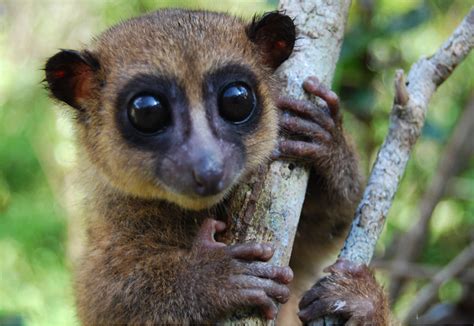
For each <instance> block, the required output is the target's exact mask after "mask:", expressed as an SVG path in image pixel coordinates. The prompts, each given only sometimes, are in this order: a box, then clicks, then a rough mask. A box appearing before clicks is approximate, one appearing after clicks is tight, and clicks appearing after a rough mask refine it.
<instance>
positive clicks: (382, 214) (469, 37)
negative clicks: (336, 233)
mask: <svg viewBox="0 0 474 326" xmlns="http://www.w3.org/2000/svg"><path fill="white" fill-rule="evenodd" d="M473 47H474V9H471V11H470V12H469V14H468V15H467V16H466V17H465V18H464V20H463V21H462V22H461V24H460V25H459V26H458V28H457V29H456V30H455V31H454V33H453V34H452V35H451V36H450V37H449V39H448V40H447V41H446V42H445V43H444V44H443V45H442V46H441V48H440V49H439V50H438V51H437V52H436V53H435V54H434V55H433V56H431V57H430V58H424V59H421V60H419V61H418V62H416V63H415V64H414V65H413V66H412V68H411V70H410V73H409V74H408V82H407V83H404V78H403V72H402V71H398V72H397V75H396V79H395V85H396V86H395V90H396V92H397V94H396V95H395V101H394V105H393V108H392V113H391V115H390V128H389V132H388V135H387V136H386V138H385V141H384V143H383V145H382V147H381V149H380V151H379V153H378V155H377V159H376V161H375V163H374V166H373V168H372V173H371V175H370V178H369V181H368V184H367V188H366V189H365V192H364V196H363V198H362V200H361V202H360V204H359V207H358V208H357V211H356V214H355V218H354V222H353V223H352V227H351V231H350V234H349V236H348V238H347V239H346V242H345V244H344V247H343V249H342V250H341V253H340V255H339V257H340V258H344V259H347V260H350V261H353V262H355V263H361V264H368V263H369V262H370V260H371V259H372V256H373V253H374V250H375V245H376V243H377V240H378V238H379V236H380V233H381V232H382V229H383V226H384V224H385V219H386V216H387V214H388V210H389V208H390V206H391V204H392V201H393V198H394V196H395V193H396V191H397V189H398V185H399V182H400V179H401V177H402V175H403V173H404V171H405V168H406V164H407V161H408V158H409V155H410V152H411V150H412V148H413V145H414V144H415V142H416V140H417V139H418V137H419V135H420V133H421V129H422V127H423V124H424V121H425V115H426V111H427V107H428V102H429V100H430V98H431V96H432V95H433V94H434V92H435V91H436V89H437V88H438V86H439V85H441V83H443V81H445V80H446V79H447V78H448V77H449V76H450V75H451V73H452V71H453V70H454V68H455V67H456V66H457V65H458V64H459V63H460V62H461V61H462V60H463V59H464V58H465V57H466V56H467V55H468V54H469V52H470V51H471V49H472V48H473ZM406 95H407V96H406ZM324 324H325V325H333V324H340V322H338V321H337V320H333V319H331V318H326V320H319V321H317V322H315V323H313V325H324Z"/></svg>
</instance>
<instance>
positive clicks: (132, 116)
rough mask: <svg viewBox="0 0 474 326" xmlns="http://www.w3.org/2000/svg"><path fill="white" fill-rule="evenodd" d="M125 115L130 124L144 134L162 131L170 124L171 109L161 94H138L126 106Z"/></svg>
mask: <svg viewBox="0 0 474 326" xmlns="http://www.w3.org/2000/svg"><path fill="white" fill-rule="evenodd" d="M127 115H128V119H129V121H130V123H131V124H132V126H133V127H134V128H135V129H137V130H138V131H140V132H142V133H144V134H155V133H158V132H162V131H164V130H165V129H166V127H168V126H169V125H170V124H171V111H170V108H169V105H168V102H167V101H166V98H164V97H162V96H157V95H152V94H146V93H145V94H138V95H136V96H134V97H133V98H132V99H131V100H130V102H129V103H128V106H127Z"/></svg>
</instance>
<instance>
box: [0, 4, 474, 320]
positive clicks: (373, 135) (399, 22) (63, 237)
mask: <svg viewBox="0 0 474 326" xmlns="http://www.w3.org/2000/svg"><path fill="white" fill-rule="evenodd" d="M276 5H277V2H276V1H264V0H260V1H235V0H234V1H230V0H221V1H211V0H209V1H204V0H203V1H151V0H141V1H140V0H133V1H130V0H118V1H117V0H116V1H92V0H90V1H86V0H81V1H59V0H11V1H8V0H7V1H6V0H0V325H8V324H18V325H21V324H25V325H75V324H77V320H76V317H75V310H74V304H73V295H72V289H71V271H70V263H69V262H70V261H71V259H74V257H75V256H74V236H75V233H76V232H75V231H74V230H75V229H76V228H74V227H72V228H71V227H68V225H77V222H76V221H72V223H70V222H71V221H70V220H69V219H70V218H68V217H67V216H70V215H69V214H68V211H70V210H72V211H73V210H74V205H73V204H67V203H71V202H73V201H74V189H73V188H71V186H70V184H69V179H68V178H67V176H68V174H69V172H70V170H71V168H72V167H73V165H74V160H75V151H74V142H73V135H72V132H71V128H70V125H69V123H68V120H67V114H65V112H66V110H64V108H58V107H57V105H56V104H54V103H53V102H52V101H51V100H50V99H49V98H48V96H47V94H46V92H45V91H44V89H43V87H42V84H41V80H42V78H43V72H42V70H41V68H42V66H43V64H44V62H45V60H46V59H47V58H48V57H49V56H51V55H53V54H54V53H55V52H56V51H57V49H59V48H72V49H77V48H80V47H81V46H83V44H87V43H88V42H89V41H90V40H91V38H92V37H93V36H94V35H96V34H97V33H99V32H101V31H103V30H104V29H105V28H106V27H108V26H110V25H112V24H114V23H117V22H119V21H120V20H122V19H125V18H127V17H131V16H134V15H138V14H140V13H143V12H146V11H151V10H153V9H156V8H159V7H169V6H173V7H193V8H206V9H212V10H219V11H228V12H231V13H236V14H238V15H241V16H243V17H251V16H252V15H253V14H254V13H261V12H264V11H266V10H272V9H274V8H276ZM471 5H472V2H470V1H467V0H464V1H463V0H459V1H448V0H438V1H421V0H420V1H417V0H404V1H394V0H380V1H367V0H365V1H354V2H353V6H352V9H351V16H350V20H349V24H348V26H347V36H346V40H345V43H344V48H343V51H342V56H341V61H340V64H339V67H338V70H337V74H336V78H335V82H334V85H333V87H334V89H335V90H336V91H337V92H338V93H339V94H340V96H341V98H342V100H343V106H344V109H345V110H346V112H345V123H346V128H347V130H348V132H349V134H351V135H352V136H353V138H354V140H355V142H356V144H357V146H358V149H359V151H360V155H361V161H362V167H363V169H364V172H365V173H366V174H367V173H368V169H369V166H370V164H371V162H372V161H373V159H374V157H375V155H376V151H377V148H378V146H379V145H380V144H381V142H382V140H383V138H384V136H385V134H386V131H387V126H388V114H389V111H390V108H391V103H392V101H393V89H392V88H393V87H392V84H393V76H394V71H395V69H396V68H399V67H401V68H404V69H405V70H408V69H409V67H410V65H411V64H412V63H414V62H415V61H416V60H417V59H419V57H420V56H423V55H430V54H431V53H433V52H434V51H435V50H436V49H437V48H438V47H439V45H440V44H441V43H442V41H443V40H444V39H445V38H447V37H448V36H449V34H450V33H451V32H452V31H453V29H454V28H455V27H456V25H457V24H458V23H459V22H460V21H461V19H462V17H463V16H464V15H465V14H466V13H467V12H468V10H469V7H470V6H471ZM473 76H474V56H473V55H471V56H470V57H469V58H468V59H467V60H466V61H465V62H464V63H463V64H462V65H461V66H460V67H458V69H457V71H456V72H455V73H454V75H453V76H452V77H451V78H450V79H449V80H448V81H447V82H446V83H445V84H444V85H442V87H441V88H440V89H439V91H438V92H437V94H436V95H435V97H434V99H433V101H432V103H431V105H430V109H429V114H428V118H427V123H426V126H425V128H424V132H423V135H422V138H421V139H420V141H419V143H418V144H417V145H416V148H415V150H414V153H413V156H412V159H411V161H410V163H409V166H408V170H407V173H406V175H405V177H404V179H403V182H402V184H401V187H400V189H399V192H398V194H397V197H396V200H395V202H394V204H393V207H392V209H391V213H390V216H389V219H388V224H387V227H386V230H385V232H384V235H383V237H382V239H381V241H380V244H379V248H378V256H379V257H382V256H384V254H385V253H386V251H387V248H388V247H389V244H390V243H391V241H392V239H393V238H394V236H395V235H396V234H398V233H400V232H404V231H405V230H406V229H407V228H409V226H410V225H411V223H412V222H413V219H414V218H415V217H416V216H417V205H418V203H419V200H420V198H421V196H422V195H423V193H424V192H425V191H426V187H427V185H428V184H429V180H430V179H431V178H432V177H433V175H434V173H435V169H436V166H437V163H438V161H439V159H440V155H441V153H442V149H443V147H444V145H445V144H446V142H447V140H448V139H449V137H450V135H451V132H452V130H453V128H454V126H455V124H456V122H457V119H458V117H459V116H460V114H461V112H462V111H463V109H464V108H465V107H466V105H467V103H468V101H469V100H470V99H471V100H472V98H473V96H474V93H473V85H474V78H473ZM462 161H463V165H462V169H461V172H460V173H458V174H457V175H456V177H455V178H453V180H451V182H450V188H449V191H448V192H447V194H446V195H445V196H444V198H443V200H442V201H441V202H439V203H438V205H437V206H436V209H435V211H434V214H433V218H432V221H431V224H430V236H429V239H428V244H427V246H426V250H424V254H423V256H422V258H421V259H422V262H423V263H426V264H430V265H433V266H442V265H443V264H446V263H447V262H448V261H449V260H450V259H452V258H453V257H454V256H455V255H456V253H458V252H459V251H460V250H461V249H462V248H463V247H464V246H465V245H466V244H467V243H468V242H469V241H471V240H472V238H473V225H474V200H473V198H474V164H473V163H474V161H473V158H472V155H467V156H466V157H463V158H462ZM69 230H71V231H69ZM68 234H71V236H69V235H68ZM382 280H384V277H383V275H382ZM422 284H423V283H422V282H413V283H412V285H411V287H410V289H409V291H408V292H407V294H406V295H405V296H404V300H401V302H400V303H399V304H397V306H396V311H397V312H398V313H399V312H403V311H404V309H406V308H407V305H409V302H410V299H411V298H412V297H413V294H414V293H415V292H416V290H417V289H419V287H420V286H421V285H422ZM458 288H459V286H458V285H456V284H454V285H447V286H446V287H445V288H444V289H443V291H440V298H441V299H442V300H457V298H458V297H459V294H458V292H459V291H458V290H457V289H458Z"/></svg>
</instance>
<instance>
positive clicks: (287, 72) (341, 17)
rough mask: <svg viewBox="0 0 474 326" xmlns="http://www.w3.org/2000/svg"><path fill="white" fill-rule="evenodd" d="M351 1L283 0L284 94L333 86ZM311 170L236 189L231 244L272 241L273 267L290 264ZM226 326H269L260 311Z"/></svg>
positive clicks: (290, 168)
mask: <svg viewBox="0 0 474 326" xmlns="http://www.w3.org/2000/svg"><path fill="white" fill-rule="evenodd" d="M350 3H351V1H350V0H313V1H299V0H282V1H281V2H280V9H281V10H284V11H285V12H286V14H287V15H289V16H290V17H292V18H294V19H295V24H296V26H297V30H298V40H297V43H296V46H295V48H296V51H295V52H294V53H293V55H292V56H291V58H290V59H289V60H288V61H287V62H285V63H284V64H283V65H282V66H281V67H280V68H279V70H278V71H277V74H278V76H279V77H280V78H281V79H282V80H283V82H284V89H283V90H282V95H286V96H291V97H293V98H300V99H303V98H305V97H306V94H305V93H304V91H303V88H302V84H303V81H304V80H305V79H306V78H307V77H308V76H311V75H314V76H317V77H318V78H319V79H320V80H321V82H322V83H324V84H326V85H330V84H331V82H332V77H333V75H334V70H335V67H336V62H337V59H338V58H339V53H340V49H341V44H342V40H343V36H344V28H345V25H346V20H347V14H348V11H349V7H350ZM307 181H308V170H307V169H305V168H303V167H301V166H299V165H298V164H295V163H291V162H281V161H277V162H273V163H271V164H270V165H269V166H268V167H262V168H261V170H260V171H259V172H258V173H256V174H255V175H254V176H253V177H252V178H251V180H250V181H249V182H248V183H247V184H244V185H242V186H241V187H240V189H238V190H237V196H235V200H234V201H233V202H232V203H231V206H230V213H231V214H232V216H231V221H229V223H228V224H229V226H230V227H229V231H228V233H227V234H226V235H225V236H224V241H226V242H228V243H237V242H239V243H240V242H249V241H257V242H272V243H273V244H274V245H275V247H276V252H275V255H274V257H273V258H272V263H273V264H276V265H279V266H286V265H288V263H289V260H290V255H291V249H292V247H293V240H294V237H295V233H296V228H297V226H298V221H299V217H300V213H301V208H302V206H303V200H304V196H305V192H306V185H307ZM224 323H225V324H232V325H264V324H267V323H269V322H267V321H266V320H264V319H263V317H261V316H260V315H259V314H258V312H255V311H251V312H249V311H242V312H241V313H239V314H237V315H236V316H233V317H232V318H231V319H230V320H229V321H227V322H224Z"/></svg>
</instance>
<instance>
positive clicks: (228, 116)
mask: <svg viewBox="0 0 474 326" xmlns="http://www.w3.org/2000/svg"><path fill="white" fill-rule="evenodd" d="M256 106H257V99H256V97H255V93H254V92H253V91H252V89H251V88H250V86H249V85H247V84H245V83H243V82H235V83H232V84H229V85H227V86H226V87H225V88H224V89H223V90H222V91H221V93H220V95H219V114H220V115H221V117H223V118H224V119H225V120H227V121H230V122H232V123H235V124H239V123H244V122H246V121H247V120H249V119H250V117H251V116H252V114H253V113H254V111H255V107H256Z"/></svg>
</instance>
